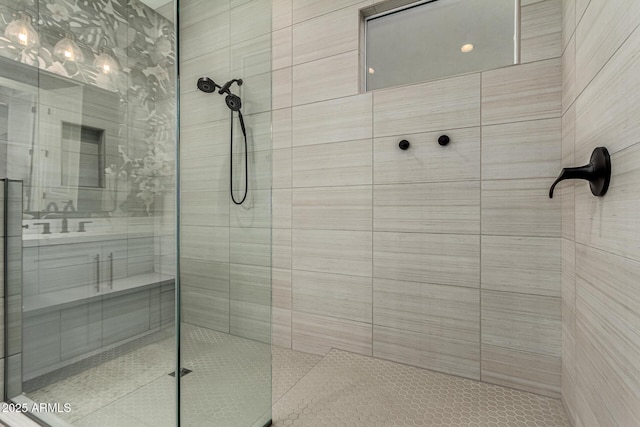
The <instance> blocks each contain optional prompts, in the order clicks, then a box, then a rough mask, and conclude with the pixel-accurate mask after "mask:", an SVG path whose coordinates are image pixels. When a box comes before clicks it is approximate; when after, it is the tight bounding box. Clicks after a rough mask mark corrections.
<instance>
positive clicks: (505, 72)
mask: <svg viewBox="0 0 640 427" xmlns="http://www.w3.org/2000/svg"><path fill="white" fill-rule="evenodd" d="M561 68H562V67H561V60H560V58H556V59H549V60H546V61H539V62H533V63H530V64H522V65H516V66H513V67H507V68H500V69H497V70H492V71H486V72H484V73H482V124H483V125H493V124H500V123H510V122H519V121H527V120H539V119H549V118H556V117H560V114H561V108H562V105H561V96H562V70H561Z"/></svg>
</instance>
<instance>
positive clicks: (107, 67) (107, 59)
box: [93, 52, 119, 74]
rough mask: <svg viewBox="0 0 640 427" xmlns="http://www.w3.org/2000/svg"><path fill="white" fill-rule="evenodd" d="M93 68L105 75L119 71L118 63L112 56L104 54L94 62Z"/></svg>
mask: <svg viewBox="0 0 640 427" xmlns="http://www.w3.org/2000/svg"><path fill="white" fill-rule="evenodd" d="M93 66H94V67H96V68H97V69H98V70H100V72H102V73H104V74H111V73H116V72H118V70H119V67H118V63H117V62H116V60H115V59H113V57H112V56H111V55H109V54H108V53H106V52H102V53H101V54H100V55H98V56H96V59H94V60H93Z"/></svg>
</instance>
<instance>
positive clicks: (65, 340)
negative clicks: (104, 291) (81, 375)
mask: <svg viewBox="0 0 640 427" xmlns="http://www.w3.org/2000/svg"><path fill="white" fill-rule="evenodd" d="M60 329H61V335H60V352H61V355H62V360H66V359H70V358H72V357H76V356H81V355H83V354H85V353H88V352H90V351H93V350H96V349H98V348H100V345H101V344H102V301H97V302H91V303H88V304H81V305H79V306H76V307H70V308H66V309H63V310H61V311H60Z"/></svg>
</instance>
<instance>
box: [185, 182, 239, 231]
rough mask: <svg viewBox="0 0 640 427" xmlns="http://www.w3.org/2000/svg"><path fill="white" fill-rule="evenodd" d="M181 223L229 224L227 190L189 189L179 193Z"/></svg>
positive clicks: (193, 224)
mask: <svg viewBox="0 0 640 427" xmlns="http://www.w3.org/2000/svg"><path fill="white" fill-rule="evenodd" d="M180 201H181V206H182V215H181V217H182V218H181V220H182V224H183V225H190V226H198V225H207V226H217V227H224V226H226V225H228V224H229V192H228V191H189V192H184V193H182V195H181V200H180Z"/></svg>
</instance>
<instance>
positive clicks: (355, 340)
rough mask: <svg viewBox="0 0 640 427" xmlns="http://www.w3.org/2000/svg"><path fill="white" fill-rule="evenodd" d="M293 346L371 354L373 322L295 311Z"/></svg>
mask: <svg viewBox="0 0 640 427" xmlns="http://www.w3.org/2000/svg"><path fill="white" fill-rule="evenodd" d="M292 342H293V349H294V350H297V351H302V352H305V353H312V354H320V355H325V354H327V353H328V352H329V350H331V349H332V348H338V349H341V350H345V351H350V352H353V353H358V354H364V355H366V356H371V355H372V331H371V324H370V323H361V322H354V321H352V320H346V319H338V318H336V317H329V316H320V315H317V314H308V313H300V312H298V311H294V312H293V323H292Z"/></svg>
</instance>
